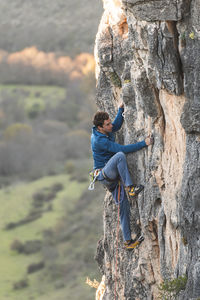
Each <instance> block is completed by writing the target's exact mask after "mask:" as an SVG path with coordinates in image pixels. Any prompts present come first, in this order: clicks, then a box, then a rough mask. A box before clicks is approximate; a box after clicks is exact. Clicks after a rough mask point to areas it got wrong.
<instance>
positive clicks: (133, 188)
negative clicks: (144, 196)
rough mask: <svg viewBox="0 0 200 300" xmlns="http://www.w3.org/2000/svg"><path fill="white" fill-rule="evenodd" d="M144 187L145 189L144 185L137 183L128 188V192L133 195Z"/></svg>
mask: <svg viewBox="0 0 200 300" xmlns="http://www.w3.org/2000/svg"><path fill="white" fill-rule="evenodd" d="M143 189H144V186H143V185H141V184H140V185H135V186H134V185H131V186H129V188H128V194H129V196H131V197H133V196H136V195H138V194H139V193H140V192H141V191H142V190H143Z"/></svg>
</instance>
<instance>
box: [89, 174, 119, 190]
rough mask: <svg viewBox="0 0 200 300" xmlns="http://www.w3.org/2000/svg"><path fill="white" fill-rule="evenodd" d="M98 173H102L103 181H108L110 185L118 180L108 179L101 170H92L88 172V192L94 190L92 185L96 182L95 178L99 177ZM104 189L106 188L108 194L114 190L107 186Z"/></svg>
mask: <svg viewBox="0 0 200 300" xmlns="http://www.w3.org/2000/svg"><path fill="white" fill-rule="evenodd" d="M100 172H101V173H102V175H103V177H104V179H105V180H106V181H108V182H110V183H114V182H116V181H118V178H116V179H110V178H109V177H108V176H107V175H106V174H105V172H104V170H103V169H95V170H92V171H91V172H90V185H89V187H88V190H89V191H93V190H94V184H95V182H96V180H97V177H98V176H99V174H100ZM106 188H107V189H108V190H109V191H110V192H112V191H113V190H114V189H110V188H109V187H108V186H106Z"/></svg>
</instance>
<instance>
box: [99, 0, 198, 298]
mask: <svg viewBox="0 0 200 300" xmlns="http://www.w3.org/2000/svg"><path fill="white" fill-rule="evenodd" d="M199 16H200V4H199V0H192V1H189V0H185V1H184V0H178V1H177V0H176V1H175V0H170V1H164V0H154V1H153V0H151V1H150V0H142V1H141V0H123V1H121V0H104V14H103V16H102V19H101V23H100V26H99V30H98V33H97V38H96V48H95V56H96V62H97V68H96V76H97V97H96V100H97V104H98V106H99V108H100V109H102V110H105V111H108V112H109V114H110V116H111V117H114V115H115V113H116V111H117V105H118V104H119V103H120V102H121V101H123V102H124V105H125V113H124V125H123V129H121V131H120V133H119V135H118V139H119V141H120V143H124V144H128V143H134V142H137V141H140V140H142V139H144V138H145V137H146V136H147V135H149V134H150V133H152V134H153V135H154V138H155V143H154V145H153V146H150V147H148V148H146V149H143V150H140V151H138V152H136V153H133V154H129V155H128V156H127V160H128V164H129V168H130V172H131V174H132V177H133V180H134V182H135V183H142V184H144V185H145V190H144V192H143V193H141V194H140V195H139V196H138V198H137V199H136V200H135V201H133V203H131V229H132V235H133V238H134V236H135V235H136V234H137V233H138V232H140V231H142V232H143V233H144V237H145V240H144V242H143V243H142V244H141V245H140V246H139V247H138V248H137V249H135V250H134V251H132V252H127V251H126V250H124V249H123V246H122V245H123V239H122V235H121V232H120V238H119V249H118V255H117V257H118V259H117V268H116V253H117V249H116V236H117V233H116V230H117V207H116V205H115V204H114V201H113V199H112V196H111V195H110V194H109V193H108V194H107V195H106V197H105V200H104V206H105V207H104V208H105V210H104V237H103V238H102V240H100V241H99V243H98V249H97V261H98V263H99V265H100V269H101V271H102V273H103V274H104V275H105V276H106V292H105V294H104V298H103V299H104V300H112V299H120V300H123V299H127V300H134V299H135V300H136V299H138V300H139V299H140V300H145V299H147V300H150V299H159V289H158V286H159V284H160V283H161V282H162V281H163V280H165V279H172V278H178V277H179V276H183V275H185V274H186V275H187V277H188V280H187V285H186V288H185V290H184V291H182V292H181V294H180V296H179V299H181V300H182V299H184V300H188V299H198V298H200V288H199V286H200V236H199V233H200V61H199V57H200V56H199V53H200V18H199ZM115 287H116V288H115ZM115 290H116V291H115Z"/></svg>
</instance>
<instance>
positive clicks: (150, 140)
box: [145, 136, 154, 146]
mask: <svg viewBox="0 0 200 300" xmlns="http://www.w3.org/2000/svg"><path fill="white" fill-rule="evenodd" d="M145 143H146V145H147V146H150V145H153V143H154V137H153V136H148V137H147V138H146V139H145Z"/></svg>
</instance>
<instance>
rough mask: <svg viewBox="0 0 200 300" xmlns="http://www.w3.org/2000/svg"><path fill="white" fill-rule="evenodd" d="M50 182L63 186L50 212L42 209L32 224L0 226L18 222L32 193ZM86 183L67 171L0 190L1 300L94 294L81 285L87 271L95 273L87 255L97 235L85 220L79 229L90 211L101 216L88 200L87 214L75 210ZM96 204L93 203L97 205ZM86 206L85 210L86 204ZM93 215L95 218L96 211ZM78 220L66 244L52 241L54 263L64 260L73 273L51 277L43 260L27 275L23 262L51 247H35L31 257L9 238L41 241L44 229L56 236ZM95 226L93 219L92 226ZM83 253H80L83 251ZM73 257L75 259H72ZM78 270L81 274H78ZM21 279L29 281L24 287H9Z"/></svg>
mask: <svg viewBox="0 0 200 300" xmlns="http://www.w3.org/2000/svg"><path fill="white" fill-rule="evenodd" d="M55 183H60V184H62V185H63V189H62V190H61V191H59V192H58V193H57V194H56V198H55V199H54V200H53V202H52V203H53V209H52V211H48V212H45V213H44V214H43V215H42V217H41V218H39V219H37V220H35V221H34V222H30V223H27V224H25V225H23V226H19V227H16V228H14V229H12V230H5V226H6V225H7V224H8V223H9V222H18V221H19V220H21V219H23V218H24V217H26V216H27V214H28V212H29V211H30V210H31V208H32V202H33V199H32V196H33V194H34V193H35V192H37V191H40V190H41V189H44V188H50V187H51V186H52V185H53V184H55ZM87 185H88V183H86V182H85V183H77V182H76V181H70V178H69V176H68V175H57V176H50V177H44V178H42V179H39V180H36V181H34V182H30V183H23V182H22V183H20V182H19V183H17V184H15V185H13V186H9V187H6V188H4V189H2V190H0V206H1V210H0V266H1V268H0V282H1V284H0V299H1V300H18V299H20V300H21V299H23V300H29V299H37V300H47V299H48V300H50V299H51V300H53V299H55V300H59V299H79V295H80V297H81V295H82V296H83V297H81V299H87V300H88V299H93V298H92V297H91V295H93V294H92V293H94V291H90V289H89V288H87V287H86V286H85V283H84V281H85V278H86V276H87V275H88V276H90V272H92V273H94V276H95V274H96V273H95V269H94V266H93V265H94V262H91V261H90V260H91V257H90V253H91V250H92V253H94V250H95V247H96V242H97V240H98V236H96V234H95V233H94V232H92V230H91V231H90V232H89V231H88V232H87V230H89V228H88V224H86V228H85V229H84V226H85V225H84V223H85V218H86V219H88V217H89V215H90V213H92V215H93V214H94V211H95V214H96V213H97V214H98V215H99V217H100V214H99V212H98V209H99V208H97V207H96V206H95V205H94V204H93V203H92V201H90V203H89V204H88V205H89V206H88V207H89V212H88V210H87V209H86V212H85V213H86V215H85V214H84V213H82V211H79V210H78V209H77V208H78V207H79V203H80V201H81V199H80V197H81V195H82V194H83V192H84V191H85V190H86V187H87ZM84 201H86V202H87V197H85V200H84ZM98 205H99V204H98V203H97V206H98ZM85 207H86V208H87V203H85ZM98 207H99V206H98ZM94 217H96V215H95V216H94ZM63 220H64V221H63ZM73 220H74V223H73ZM63 222H64V224H63ZM78 224H79V225H80V226H81V228H80V230H75V231H76V234H75V235H73V234H72V235H70V234H69V239H67V240H66V241H65V242H62V243H60V244H59V243H58V244H56V243H55V247H54V252H57V253H58V254H57V256H56V259H55V263H56V266H58V265H60V266H62V264H63V265H65V266H67V265H69V266H70V265H71V268H73V267H74V268H75V272H73V271H72V270H70V269H69V270H66V272H64V278H62V276H60V275H58V276H57V278H56V274H55V272H51V271H50V270H51V267H52V261H51V259H50V260H49V259H48V258H47V259H46V261H45V268H44V269H43V270H42V271H39V272H36V273H33V274H30V275H28V274H27V267H28V265H30V264H31V263H34V262H39V261H41V260H42V259H44V257H45V255H44V253H43V252H44V251H50V250H49V249H50V248H49V247H48V245H47V246H46V249H44V248H43V252H42V251H40V252H38V253H36V254H31V255H25V254H19V253H18V252H16V251H13V250H11V248H10V246H11V244H12V242H13V241H14V240H16V239H17V240H20V241H21V242H26V241H28V240H34V239H39V240H42V239H43V238H44V235H43V232H44V230H47V229H49V228H52V229H53V231H54V233H55V235H54V238H55V236H56V235H57V236H59V235H61V234H62V233H63V232H64V230H65V225H66V226H68V228H66V230H68V231H70V228H74V226H75V227H76V225H77V226H78ZM98 224H99V223H98V222H97V225H98ZM69 225H70V226H71V227H70V226H69ZM89 227H90V225H89ZM98 227H99V225H98ZM75 229H76V228H75ZM90 229H91V228H90ZM98 230H99V229H98ZM99 231H101V230H99ZM84 234H86V236H84ZM99 237H100V236H99ZM80 240H82V242H81V243H82V245H81V244H80V243H78V244H77V241H79V242H80ZM88 243H89V245H88ZM79 245H81V246H79ZM76 247H77V248H76ZM80 247H83V249H80ZM88 249H89V250H88ZM51 250H52V249H51ZM52 251H53V250H52ZM82 252H84V253H85V254H84V255H82ZM80 253H81V255H82V256H81V255H80ZM88 253H89V254H88ZM48 255H50V254H48ZM79 258H80V261H79ZM73 260H75V261H74V263H73ZM82 260H83V261H82ZM87 260H88V262H87ZM87 263H88V268H87ZM79 265H80V267H79ZM83 265H84V266H83ZM66 268H67V267H66ZM79 270H80V271H81V272H79ZM58 272H59V270H58ZM88 272H89V273H88ZM70 274H71V275H70ZM92 275H93V274H92ZM22 279H28V282H29V286H28V287H27V288H24V289H20V290H14V289H13V284H14V283H15V282H18V281H20V280H22ZM57 279H59V280H61V279H62V284H60V281H57ZM65 280H66V281H65ZM74 285H75V286H77V285H78V289H76V288H75V286H74ZM75 290H76V291H77V293H75V296H73V298H70V297H69V295H70V294H71V293H72V291H75ZM84 293H85V295H86V297H87V294H88V298H84ZM76 294H77V295H76ZM67 295H68V297H67ZM64 297H65V298H64ZM90 297H91V298H90Z"/></svg>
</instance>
